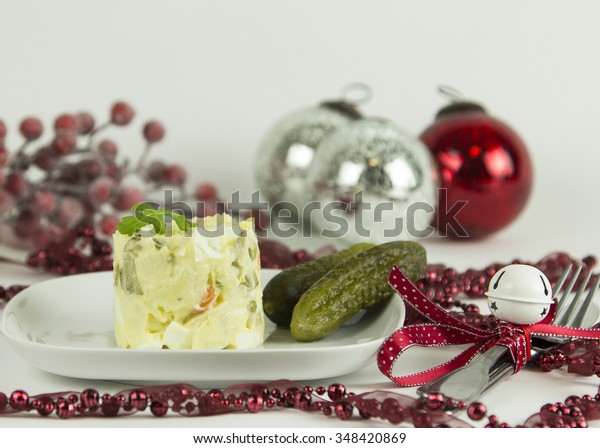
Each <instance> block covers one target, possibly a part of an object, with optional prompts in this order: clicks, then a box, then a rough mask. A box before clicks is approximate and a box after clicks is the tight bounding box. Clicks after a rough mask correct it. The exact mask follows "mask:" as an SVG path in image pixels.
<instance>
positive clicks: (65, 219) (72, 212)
mask: <svg viewBox="0 0 600 448" xmlns="http://www.w3.org/2000/svg"><path fill="white" fill-rule="evenodd" d="M83 211H84V210H83V205H81V202H79V201H78V200H77V199H75V198H71V197H66V198H63V200H62V201H61V202H60V204H58V208H57V209H56V222H57V223H58V225H60V226H62V227H67V228H70V227H74V226H75V225H76V224H77V223H78V222H79V221H80V220H81V218H83Z"/></svg>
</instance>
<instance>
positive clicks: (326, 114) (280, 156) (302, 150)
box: [256, 103, 359, 209]
mask: <svg viewBox="0 0 600 448" xmlns="http://www.w3.org/2000/svg"><path fill="white" fill-rule="evenodd" d="M358 116H359V115H358V112H356V109H354V108H352V107H351V106H349V105H347V104H346V105H345V103H323V104H321V105H318V106H313V107H307V108H303V109H300V110H297V111H295V112H292V113H291V114H289V115H287V116H285V117H284V118H283V119H282V120H280V121H279V122H278V123H276V124H275V126H274V127H273V128H272V129H271V130H270V131H269V132H268V134H267V135H266V137H265V139H264V141H263V142H262V144H261V145H260V148H259V151H258V157H257V167H256V177H257V181H258V186H259V188H260V192H261V195H262V197H263V199H266V200H267V201H268V202H269V204H270V205H271V206H275V205H276V204H277V203H280V202H283V201H285V202H291V203H292V204H294V205H295V206H296V207H297V208H299V209H301V208H302V207H303V202H302V201H303V199H304V190H305V188H306V186H305V185H306V184H305V181H306V176H307V173H308V171H309V170H310V166H311V164H312V160H313V157H314V154H315V150H316V148H317V146H318V145H319V143H321V141H322V140H323V139H324V138H325V137H327V136H328V135H330V134H331V133H332V132H334V131H335V130H337V129H338V128H339V127H341V126H343V125H345V124H346V123H348V122H349V121H351V120H353V119H356V118H357V117H358Z"/></svg>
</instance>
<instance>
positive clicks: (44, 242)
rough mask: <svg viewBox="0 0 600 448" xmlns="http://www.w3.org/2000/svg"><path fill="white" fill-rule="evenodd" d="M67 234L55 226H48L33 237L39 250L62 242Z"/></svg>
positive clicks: (40, 229) (41, 228)
mask: <svg viewBox="0 0 600 448" xmlns="http://www.w3.org/2000/svg"><path fill="white" fill-rule="evenodd" d="M64 234H65V232H64V230H63V229H62V228H61V227H59V226H57V225H54V224H48V225H47V226H44V227H40V228H39V229H38V230H37V232H36V233H35V234H34V235H33V243H34V244H35V247H36V248H38V249H41V248H44V247H47V246H48V245H49V244H50V243H55V242H58V241H60V240H61V239H62V238H63V236H64Z"/></svg>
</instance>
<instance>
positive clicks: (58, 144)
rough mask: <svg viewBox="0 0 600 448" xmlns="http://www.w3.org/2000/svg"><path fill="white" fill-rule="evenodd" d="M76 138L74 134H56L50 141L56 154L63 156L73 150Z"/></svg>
mask: <svg viewBox="0 0 600 448" xmlns="http://www.w3.org/2000/svg"><path fill="white" fill-rule="evenodd" d="M76 146H77V139H76V138H75V135H74V134H70V133H66V134H60V135H57V136H56V137H55V138H54V140H53V141H52V150H53V151H54V154H56V155H57V156H64V155H66V154H69V153H71V152H73V151H74V150H75V147H76Z"/></svg>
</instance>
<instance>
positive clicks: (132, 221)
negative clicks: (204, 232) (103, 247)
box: [117, 202, 195, 236]
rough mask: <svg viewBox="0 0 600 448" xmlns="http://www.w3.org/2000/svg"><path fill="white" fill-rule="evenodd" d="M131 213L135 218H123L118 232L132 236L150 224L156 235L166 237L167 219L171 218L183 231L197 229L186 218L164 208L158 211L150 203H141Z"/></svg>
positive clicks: (118, 226)
mask: <svg viewBox="0 0 600 448" xmlns="http://www.w3.org/2000/svg"><path fill="white" fill-rule="evenodd" d="M131 211H132V212H133V216H125V217H123V218H122V219H121V221H120V222H119V224H118V225H117V230H118V231H119V233H122V234H123V235H129V236H131V235H133V234H134V233H136V232H139V231H140V230H141V229H142V227H145V226H147V225H148V224H151V225H152V227H154V232H155V233H156V234H158V235H164V234H165V231H166V228H167V223H166V219H167V218H170V219H171V220H172V221H173V222H174V223H175V224H176V225H177V227H179V229H180V230H183V231H187V230H189V229H191V228H192V227H195V225H194V224H192V223H191V222H190V221H188V220H187V219H185V216H183V215H181V214H179V213H175V212H172V211H171V210H167V209H164V208H159V209H156V208H154V207H152V205H150V204H148V203H144V202H141V203H139V204H136V205H134V206H133V207H131Z"/></svg>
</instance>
